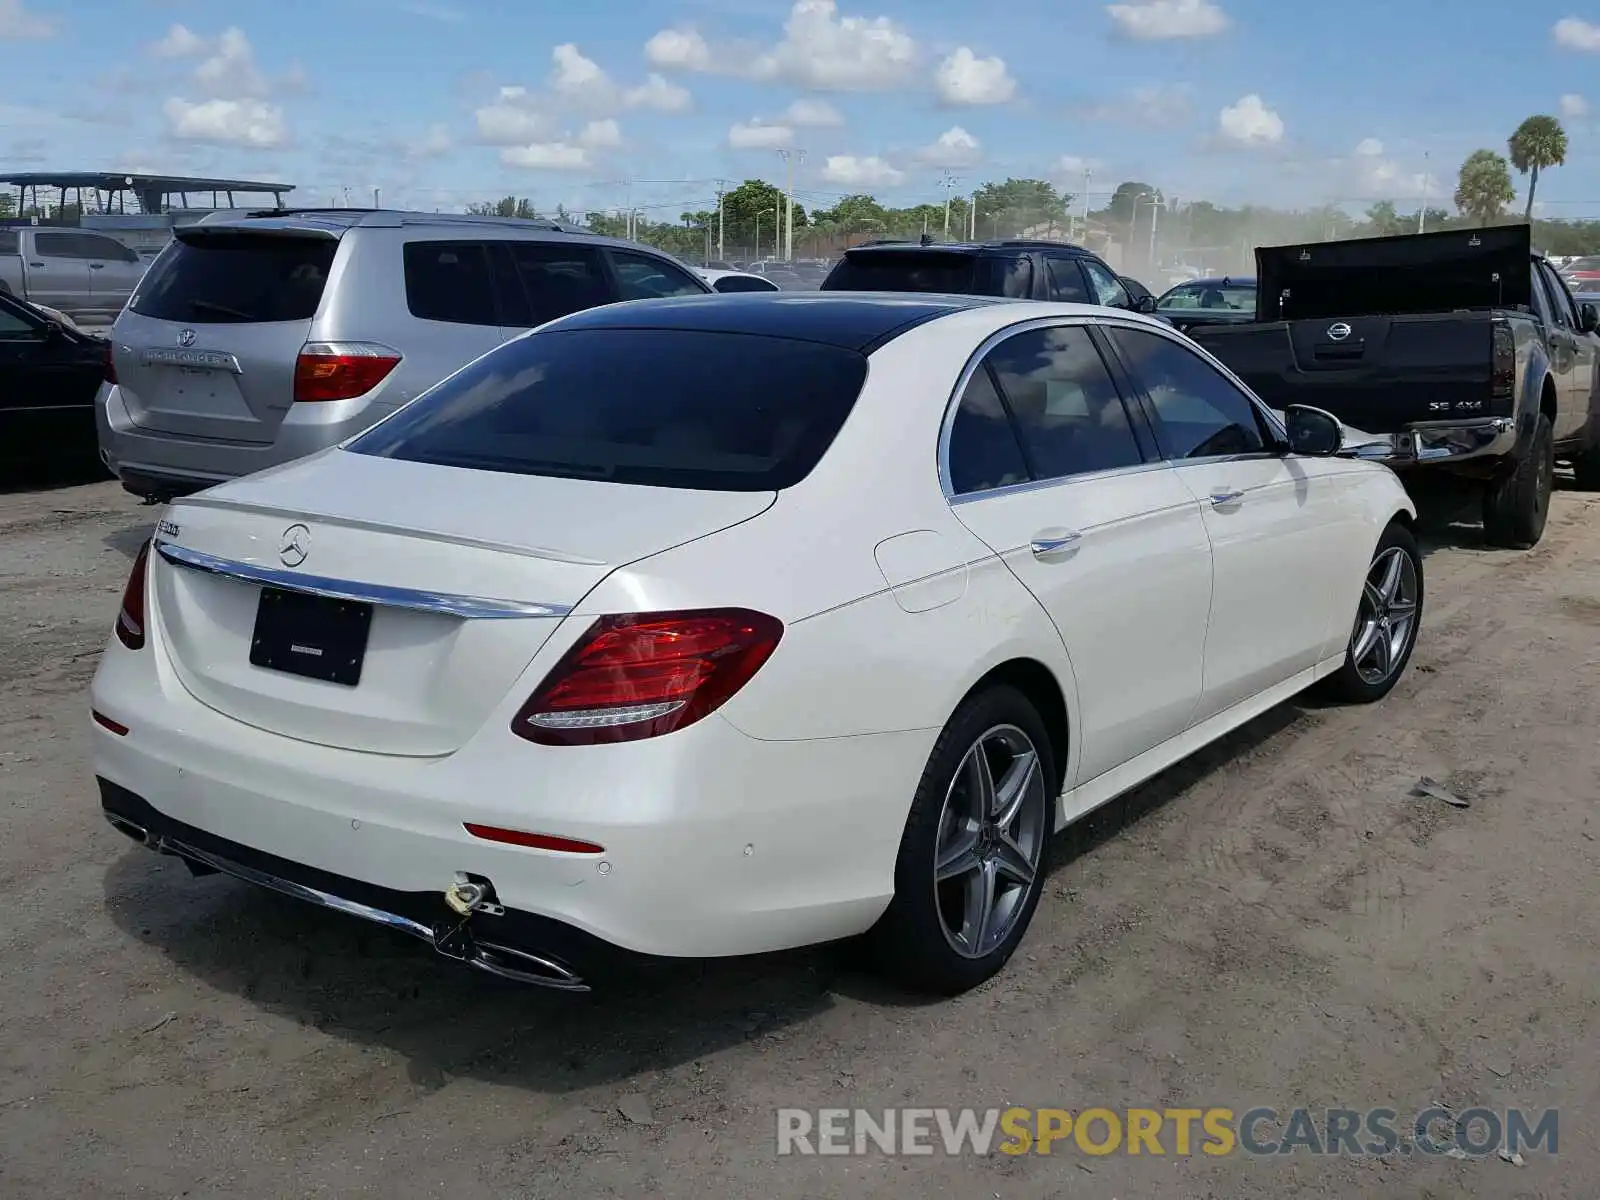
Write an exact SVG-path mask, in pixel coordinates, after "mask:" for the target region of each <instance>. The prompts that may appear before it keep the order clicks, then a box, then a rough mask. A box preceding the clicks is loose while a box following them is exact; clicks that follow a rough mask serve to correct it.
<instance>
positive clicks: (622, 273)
mask: <svg viewBox="0 0 1600 1200" xmlns="http://www.w3.org/2000/svg"><path fill="white" fill-rule="evenodd" d="M611 266H612V268H613V269H614V270H615V271H616V273H617V298H618V299H619V300H652V299H657V298H659V297H661V296H700V295H703V294H704V293H705V290H706V289H705V288H703V287H701V286H700V285H699V284H697V283H696V282H695V281H694V280H693V279H692V278H690V276H689V274H688V272H686V271H680V270H679V269H678V268H677V267H675V266H673V265H672V264H671V263H669V262H666V261H665V260H663V259H659V258H653V257H651V256H650V255H648V254H633V253H631V252H630V251H627V250H613V251H612V252H611Z"/></svg>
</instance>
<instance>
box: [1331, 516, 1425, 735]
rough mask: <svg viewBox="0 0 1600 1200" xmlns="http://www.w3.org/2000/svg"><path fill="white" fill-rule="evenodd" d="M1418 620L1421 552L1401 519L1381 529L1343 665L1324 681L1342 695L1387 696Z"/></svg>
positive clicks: (1355, 698)
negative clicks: (1381, 532) (1400, 522)
mask: <svg viewBox="0 0 1600 1200" xmlns="http://www.w3.org/2000/svg"><path fill="white" fill-rule="evenodd" d="M1421 626H1422V555H1421V553H1420V552H1419V551H1418V550H1417V539H1416V538H1414V537H1413V536H1412V535H1411V531H1410V530H1409V529H1407V528H1406V527H1405V526H1404V525H1400V524H1394V525H1390V526H1389V528H1387V529H1385V530H1384V531H1383V537H1381V538H1380V539H1379V540H1378V548H1377V549H1376V550H1374V551H1373V553H1372V562H1371V564H1370V565H1369V566H1368V567H1367V575H1366V578H1365V579H1364V580H1363V581H1362V585H1361V600H1360V602H1359V603H1358V604H1357V606H1356V620H1355V626H1354V627H1353V628H1352V629H1351V631H1350V641H1349V642H1348V643H1347V644H1346V646H1345V656H1344V666H1342V667H1341V668H1340V669H1339V671H1338V673H1337V674H1335V675H1332V676H1329V678H1328V683H1329V686H1330V688H1331V690H1332V691H1333V693H1334V694H1335V695H1336V696H1337V697H1338V698H1340V699H1342V700H1346V701H1349V702H1350V703H1353V704H1371V703H1372V702H1373V701H1375V700H1381V699H1383V698H1384V697H1385V696H1387V695H1388V694H1389V693H1390V692H1391V691H1392V690H1393V689H1394V685H1395V684H1396V683H1398V682H1399V681H1400V676H1401V674H1402V673H1404V671H1405V669H1406V663H1408V662H1409V661H1410V660H1411V651H1412V650H1413V649H1415V648H1416V644H1417V631H1418V629H1420V628H1421Z"/></svg>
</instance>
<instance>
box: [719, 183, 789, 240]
mask: <svg viewBox="0 0 1600 1200" xmlns="http://www.w3.org/2000/svg"><path fill="white" fill-rule="evenodd" d="M786 210H787V202H786V201H785V199H784V195H783V192H782V191H781V190H779V189H778V188H777V187H776V186H775V185H773V184H770V183H768V182H767V181H766V180H765V179H746V180H745V181H744V182H743V183H741V184H740V185H739V186H738V187H736V188H734V189H733V191H731V192H729V193H727V195H725V196H723V197H722V220H723V237H724V240H725V242H726V244H727V245H728V246H729V247H730V250H729V253H733V249H732V248H733V247H739V248H743V249H746V250H752V251H754V252H755V253H757V254H760V253H766V252H770V251H771V250H772V249H773V247H775V246H776V247H778V248H780V249H781V248H782V241H781V239H780V238H779V236H778V233H779V220H781V218H782V216H783V214H784V213H785V211H786ZM758 217H759V218H760V227H761V228H760V232H761V246H760V247H757V246H756V225H757V218H758ZM805 225H806V209H805V205H803V204H799V203H796V204H795V206H794V227H795V230H796V231H797V232H798V231H799V230H800V229H802V228H804V226H805Z"/></svg>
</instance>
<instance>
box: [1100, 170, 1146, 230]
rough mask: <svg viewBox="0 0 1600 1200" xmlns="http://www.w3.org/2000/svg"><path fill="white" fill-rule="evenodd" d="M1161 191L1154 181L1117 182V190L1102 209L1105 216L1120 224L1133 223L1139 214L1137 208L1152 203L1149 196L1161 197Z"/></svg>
mask: <svg viewBox="0 0 1600 1200" xmlns="http://www.w3.org/2000/svg"><path fill="white" fill-rule="evenodd" d="M1159 195H1160V191H1159V189H1158V188H1157V187H1156V186H1155V184H1153V183H1139V182H1138V181H1136V180H1131V179H1130V180H1128V181H1127V182H1126V183H1119V184H1117V190H1116V191H1114V192H1112V193H1111V199H1110V201H1109V202H1108V203H1107V204H1106V206H1105V208H1104V209H1103V210H1102V211H1103V212H1104V214H1105V218H1106V219H1107V220H1109V221H1114V222H1116V223H1117V224H1119V225H1131V224H1133V222H1134V220H1135V219H1136V217H1137V216H1138V212H1137V211H1136V210H1138V209H1140V208H1141V207H1142V206H1144V205H1147V204H1149V203H1150V201H1149V199H1148V197H1151V196H1157V197H1159Z"/></svg>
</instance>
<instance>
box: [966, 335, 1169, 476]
mask: <svg viewBox="0 0 1600 1200" xmlns="http://www.w3.org/2000/svg"><path fill="white" fill-rule="evenodd" d="M988 363H989V365H990V366H991V367H992V368H993V369H994V373H995V377H996V379H997V380H998V381H999V384H1000V392H1001V394H1002V395H1003V396H1004V397H1005V400H1006V405H1007V406H1008V407H1009V408H1010V410H1011V414H1012V417H1013V418H1014V419H1015V420H1016V423H1017V436H1018V437H1019V438H1020V439H1021V440H1022V449H1023V453H1024V454H1026V456H1027V459H1028V463H1029V465H1030V466H1031V467H1032V469H1033V473H1034V475H1035V476H1037V477H1038V478H1040V479H1056V478H1060V477H1061V476H1064V475H1081V474H1083V473H1084V472H1087V471H1107V470H1111V469H1113V468H1116V467H1131V466H1136V465H1137V464H1139V463H1141V462H1143V461H1144V455H1143V454H1141V453H1140V451H1139V442H1138V439H1137V438H1136V437H1135V436H1134V433H1133V425H1132V422H1131V421H1130V420H1129V419H1128V411H1127V409H1126V408H1125V407H1124V406H1123V403H1122V398H1121V396H1119V395H1118V394H1117V388H1116V385H1115V384H1114V383H1112V382H1111V374H1110V372H1109V371H1107V370H1106V365H1105V362H1104V361H1103V360H1102V359H1101V358H1100V352H1099V351H1098V350H1097V349H1095V345H1094V342H1093V341H1092V340H1091V339H1090V337H1089V333H1088V330H1086V329H1084V328H1083V327H1082V326H1079V325H1061V326H1056V327H1055V328H1051V329H1033V330H1029V331H1028V332H1027V333H1019V334H1018V335H1017V336H1016V337H1013V338H1008V339H1007V340H1006V341H1004V342H1002V343H1001V344H1000V345H998V346H996V347H995V348H994V349H993V350H992V351H990V352H989V358H988Z"/></svg>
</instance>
